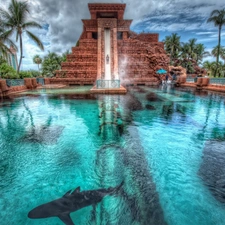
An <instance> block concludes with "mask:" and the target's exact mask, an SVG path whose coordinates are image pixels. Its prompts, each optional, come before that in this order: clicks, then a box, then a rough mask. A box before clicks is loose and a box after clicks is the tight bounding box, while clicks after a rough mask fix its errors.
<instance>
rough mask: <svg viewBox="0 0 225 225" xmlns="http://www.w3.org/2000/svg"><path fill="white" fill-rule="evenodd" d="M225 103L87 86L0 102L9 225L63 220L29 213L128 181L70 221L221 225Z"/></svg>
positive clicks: (182, 93)
mask: <svg viewBox="0 0 225 225" xmlns="http://www.w3.org/2000/svg"><path fill="white" fill-rule="evenodd" d="M224 103H225V97H224V96H223V95H218V94H214V93H210V92H204V93H202V92H195V93H194V92H193V91H192V90H183V89H174V88H173V87H172V86H170V85H166V86H163V87H162V88H159V89H154V88H149V87H145V86H141V87H133V88H129V92H128V94H126V95H122V96H120V95H91V94H89V92H88V88H87V87H84V88H81V87H78V88H70V89H60V90H46V91H41V90H39V91H35V92H28V93H25V94H23V96H18V97H17V98H14V99H13V98H12V99H10V100H8V101H4V102H1V103H0V129H1V133H0V149H1V159H0V175H1V178H2V179H1V182H0V188H1V193H0V195H1V198H0V216H1V218H5V219H4V221H3V224H5V225H6V224H7V225H8V224H40V225H41V224H43V225H44V224H45V225H48V224H49V225H50V224H51V225H52V224H63V222H62V221H61V220H59V219H58V218H56V217H51V218H48V219H36V220H35V219H30V218H28V217H27V213H28V212H29V211H30V210H31V209H33V208H35V207H36V206H38V205H41V204H43V203H47V202H51V201H53V200H55V199H58V198H61V197H62V195H63V194H64V193H66V192H67V191H68V190H71V189H75V188H76V187H78V186H80V188H81V192H82V191H85V190H96V189H100V188H103V189H107V188H109V187H116V186H117V185H118V184H120V183H121V182H122V181H124V184H123V186H122V187H121V188H120V191H119V192H118V194H116V195H108V196H105V197H104V198H103V199H102V200H101V201H100V202H99V203H98V204H97V205H96V207H91V206H88V207H84V208H82V209H80V210H78V211H75V212H72V213H71V220H72V221H73V222H74V223H75V224H99V225H100V224H120V225H123V224H124V225H125V224H126V225H127V224H131V225H132V224H133V225H138V224H140V225H145V224H146V225H150V224H153V225H155V224H157V225H160V224H168V225H197V224H198V225H224V223H223V221H225V214H224V211H225V208H224V205H223V204H222V203H221V202H223V201H221V199H222V200H223V198H224V185H225V183H224V179H223V174H222V172H223V170H222V169H220V168H222V167H223V163H224V162H223V160H222V158H223V157H221V154H222V153H221V152H223V150H222V148H223V143H224V141H225V120H224V117H225V104H224ZM211 143H217V149H218V151H213V152H212V151H210V150H211V147H210V146H211ZM213 146H214V145H213ZM213 148H214V147H213ZM203 149H204V150H203ZM220 153H221V154H220ZM214 159H216V161H215V160H214ZM214 175H215V176H214ZM218 196H219V197H218ZM218 200H219V201H218ZM18 205H19V206H20V207H19V208H18Z"/></svg>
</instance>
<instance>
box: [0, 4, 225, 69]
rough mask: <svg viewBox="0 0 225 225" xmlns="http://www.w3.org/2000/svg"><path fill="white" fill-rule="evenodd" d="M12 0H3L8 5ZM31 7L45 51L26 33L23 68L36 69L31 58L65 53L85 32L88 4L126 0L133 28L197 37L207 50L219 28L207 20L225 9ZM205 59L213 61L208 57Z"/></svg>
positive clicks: (185, 6)
mask: <svg viewBox="0 0 225 225" xmlns="http://www.w3.org/2000/svg"><path fill="white" fill-rule="evenodd" d="M9 1H10V0H0V5H1V6H3V7H7V5H8V2H9ZM27 1H28V3H29V4H30V6H31V14H30V15H31V17H32V19H34V20H36V21H38V22H39V23H40V24H41V25H42V26H43V29H41V30H37V29H35V30H32V31H33V32H34V33H35V34H36V35H37V36H39V38H40V39H41V40H42V41H43V43H44V46H45V51H44V52H43V51H41V50H39V49H38V48H37V47H36V46H35V44H34V43H33V42H32V41H30V40H29V39H28V37H26V36H25V35H24V46H25V48H24V56H25V58H24V59H23V64H22V69H23V70H29V69H37V65H34V64H33V61H32V58H33V56H34V55H36V54H39V55H40V56H42V57H44V55H46V54H47V53H48V51H51V52H52V51H53V52H57V53H63V52H65V51H66V50H70V49H71V47H72V46H75V44H76V42H77V40H78V39H79V36H80V34H81V32H82V22H81V19H90V14H89V11H88V6H87V4H88V3H95V2H104V3H126V4H127V5H126V11H125V19H133V22H132V25H131V29H132V30H133V31H135V32H138V33H139V32H143V31H144V32H150V33H159V40H160V41H162V40H163V39H164V38H165V36H167V35H171V34H172V33H177V34H178V35H179V36H181V41H182V42H187V41H188V40H189V39H190V38H197V40H198V41H197V43H203V44H204V45H205V46H206V48H207V50H208V51H211V49H212V48H213V47H214V46H216V45H217V42H218V28H216V27H214V25H213V24H209V23H206V21H207V19H208V17H209V16H210V13H211V11H212V10H214V9H222V8H225V1H222V0H207V1H205V0H191V1H189V0H116V1H114V0H111V1H108V0H105V1H102V0H98V1H93V0H27ZM221 38H222V42H221V44H222V46H225V27H223V29H222V36H221ZM205 60H210V61H212V60H213V58H212V57H209V58H206V59H205Z"/></svg>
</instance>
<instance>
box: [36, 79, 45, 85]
mask: <svg viewBox="0 0 225 225" xmlns="http://www.w3.org/2000/svg"><path fill="white" fill-rule="evenodd" d="M36 80H37V82H38V83H39V84H41V85H45V80H44V78H36Z"/></svg>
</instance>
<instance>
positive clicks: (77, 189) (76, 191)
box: [71, 186, 80, 194]
mask: <svg viewBox="0 0 225 225" xmlns="http://www.w3.org/2000/svg"><path fill="white" fill-rule="evenodd" d="M79 192H80V186H79V187H77V188H76V189H75V190H74V191H73V192H72V193H71V194H75V193H79Z"/></svg>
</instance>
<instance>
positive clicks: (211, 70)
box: [203, 61, 225, 77]
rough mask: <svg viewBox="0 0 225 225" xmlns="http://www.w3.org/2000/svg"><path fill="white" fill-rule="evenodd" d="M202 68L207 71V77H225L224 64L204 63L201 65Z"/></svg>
mask: <svg viewBox="0 0 225 225" xmlns="http://www.w3.org/2000/svg"><path fill="white" fill-rule="evenodd" d="M203 68H204V69H206V70H207V71H208V75H209V76H211V77H225V64H223V63H222V62H219V63H217V62H209V61H205V62H204V63H203ZM215 74H216V76H215Z"/></svg>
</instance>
